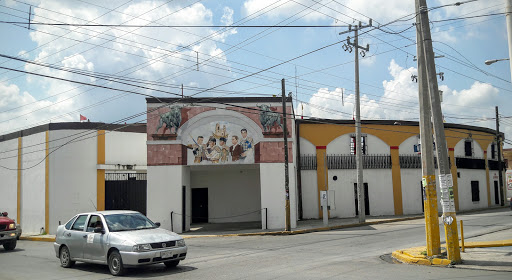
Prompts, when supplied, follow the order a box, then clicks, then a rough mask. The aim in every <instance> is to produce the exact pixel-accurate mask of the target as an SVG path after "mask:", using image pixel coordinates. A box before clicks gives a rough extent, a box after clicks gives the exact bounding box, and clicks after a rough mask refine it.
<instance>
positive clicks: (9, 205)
mask: <svg viewBox="0 0 512 280" xmlns="http://www.w3.org/2000/svg"><path fill="white" fill-rule="evenodd" d="M0 158H1V159H0V166H1V167H0V178H1V180H2V183H1V184H0V194H1V195H0V207H1V209H0V211H1V212H8V213H9V218H12V219H15V220H16V221H18V217H17V208H18V205H17V197H18V171H17V169H18V139H17V138H16V139H12V140H7V141H4V142H0Z"/></svg>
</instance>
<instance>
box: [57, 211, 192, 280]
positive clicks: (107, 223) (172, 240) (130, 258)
mask: <svg viewBox="0 0 512 280" xmlns="http://www.w3.org/2000/svg"><path fill="white" fill-rule="evenodd" d="M159 226H160V224H159V223H153V222H152V221H151V220H149V219H148V218H147V217H146V216H144V215H143V214H141V213H139V212H136V211H125V210H111V211H97V212H90V213H81V214H78V215H76V216H74V217H73V218H72V219H71V220H69V221H68V222H67V223H66V224H65V225H60V226H59V227H58V228H57V234H56V237H55V243H54V249H55V254H56V256H57V258H59V259H60V264H61V266H62V267H71V266H73V265H74V264H75V261H81V262H89V263H98V264H107V265H108V267H109V269H110V273H111V274H112V275H114V276H118V275H122V274H123V273H124V272H125V267H126V266H141V265H149V264H155V263H162V262H163V263H164V264H165V265H166V266H167V267H175V266H177V265H178V263H179V262H180V260H184V259H185V257H186V256H187V246H186V245H185V240H183V238H182V237H181V236H179V235H178V234H176V233H174V232H171V231H168V230H165V229H161V228H159Z"/></svg>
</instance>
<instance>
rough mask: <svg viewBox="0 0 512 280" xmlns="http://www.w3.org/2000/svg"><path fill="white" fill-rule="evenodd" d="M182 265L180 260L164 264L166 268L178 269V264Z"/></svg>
mask: <svg viewBox="0 0 512 280" xmlns="http://www.w3.org/2000/svg"><path fill="white" fill-rule="evenodd" d="M179 263H180V261H179V260H177V261H167V262H164V264H165V266H167V267H171V268H172V267H176V266H177V265H178V264H179Z"/></svg>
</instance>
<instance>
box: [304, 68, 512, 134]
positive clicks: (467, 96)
mask: <svg viewBox="0 0 512 280" xmlns="http://www.w3.org/2000/svg"><path fill="white" fill-rule="evenodd" d="M388 71H389V74H390V75H391V77H392V79H390V80H385V81H383V82H382V86H383V94H382V96H380V97H376V98H373V97H372V98H370V97H369V96H367V95H364V94H363V95H362V96H361V118H362V119H389V120H394V119H397V120H416V121H417V120H418V119H419V105H418V85H417V83H416V82H413V81H412V79H411V75H417V69H416V68H414V67H410V68H408V69H405V68H403V67H401V66H400V65H398V64H397V63H396V62H395V61H394V60H391V62H390V64H389V67H388ZM439 89H440V90H442V91H443V99H444V100H443V103H442V109H443V114H444V115H445V116H446V120H447V122H454V123H463V124H471V125H476V126H482V127H490V128H492V129H494V128H495V125H494V124H493V121H484V122H482V121H480V119H482V118H493V117H494V116H493V113H494V106H495V105H496V104H500V106H505V107H507V106H511V105H512V104H511V102H510V101H509V99H506V101H504V99H503V97H502V96H500V91H499V90H498V89H497V88H495V87H494V86H492V85H491V84H486V83H480V82H474V83H473V84H472V85H471V87H470V88H468V89H463V90H453V89H450V88H449V87H448V86H446V85H440V86H439ZM341 99H342V98H341V89H336V90H334V91H329V90H328V89H327V88H320V89H319V90H318V91H317V92H316V93H314V94H313V96H312V97H311V98H310V99H309V101H308V102H307V103H306V104H304V105H303V106H304V113H303V114H304V116H307V117H316V118H328V119H351V118H352V112H353V108H354V94H352V93H351V94H347V93H345V94H344V105H342V100H341ZM297 112H298V114H299V115H300V114H301V112H302V107H301V106H299V108H297ZM460 117H463V118H462V119H461V118H460ZM502 131H504V132H505V133H506V134H507V135H512V127H508V126H504V127H503V128H502Z"/></svg>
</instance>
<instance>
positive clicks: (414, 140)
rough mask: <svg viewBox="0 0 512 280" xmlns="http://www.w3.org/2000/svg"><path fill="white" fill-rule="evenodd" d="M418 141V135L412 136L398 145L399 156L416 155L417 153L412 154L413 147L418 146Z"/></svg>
mask: <svg viewBox="0 0 512 280" xmlns="http://www.w3.org/2000/svg"><path fill="white" fill-rule="evenodd" d="M419 140H420V138H419V136H418V135H413V136H411V137H409V138H407V139H405V141H403V142H402V143H400V146H399V147H398V148H399V150H398V152H399V153H400V155H417V154H418V153H417V152H414V145H418V144H419Z"/></svg>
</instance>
